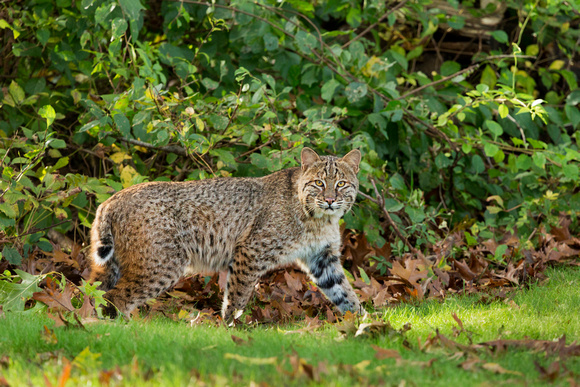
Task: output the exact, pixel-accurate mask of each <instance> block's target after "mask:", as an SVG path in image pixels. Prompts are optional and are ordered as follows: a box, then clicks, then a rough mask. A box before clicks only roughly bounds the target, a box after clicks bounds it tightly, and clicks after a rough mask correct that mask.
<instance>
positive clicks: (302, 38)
mask: <svg viewBox="0 0 580 387" xmlns="http://www.w3.org/2000/svg"><path fill="white" fill-rule="evenodd" d="M294 41H295V43H296V45H297V46H298V50H299V51H301V52H303V53H304V54H307V55H308V54H310V53H312V49H314V48H316V47H317V45H318V40H317V39H316V38H315V37H314V35H312V34H309V33H308V32H305V31H302V30H300V31H298V32H297V33H296V38H295V40H294Z"/></svg>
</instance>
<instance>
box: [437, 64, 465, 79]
mask: <svg viewBox="0 0 580 387" xmlns="http://www.w3.org/2000/svg"><path fill="white" fill-rule="evenodd" d="M459 70H461V65H459V63H457V62H454V61H451V60H448V61H445V62H443V64H442V65H441V70H440V72H441V75H443V76H444V77H448V76H449V75H453V74H455V73H456V72H458V71H459Z"/></svg>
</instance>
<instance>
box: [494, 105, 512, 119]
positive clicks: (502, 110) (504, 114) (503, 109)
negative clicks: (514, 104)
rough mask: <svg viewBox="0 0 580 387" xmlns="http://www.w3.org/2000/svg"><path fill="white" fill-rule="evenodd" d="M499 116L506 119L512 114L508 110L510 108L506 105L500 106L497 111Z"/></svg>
mask: <svg viewBox="0 0 580 387" xmlns="http://www.w3.org/2000/svg"><path fill="white" fill-rule="evenodd" d="M497 111H498V113H499V116H500V117H501V118H506V117H507V116H508V115H509V114H510V110H509V109H508V107H507V106H506V105H505V104H503V103H502V104H501V105H499V107H498V109H497Z"/></svg>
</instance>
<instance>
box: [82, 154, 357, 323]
mask: <svg viewBox="0 0 580 387" xmlns="http://www.w3.org/2000/svg"><path fill="white" fill-rule="evenodd" d="M360 158H361V154H360V152H359V151H358V150H353V151H351V152H350V153H348V154H347V155H346V156H344V157H342V158H337V157H333V156H322V157H320V156H318V154H316V152H314V151H313V150H312V149H310V148H304V149H303V150H302V154H301V162H302V163H301V167H299V168H289V169H286V170H283V171H280V172H276V173H273V174H271V175H268V176H264V177H261V178H220V179H208V180H201V181H188V182H179V183H178V182H153V183H144V184H138V185H135V186H132V187H130V188H127V189H124V190H122V191H120V192H118V193H117V194H115V195H113V196H112V197H111V198H109V199H108V200H107V201H105V202H104V203H103V204H101V206H100V207H99V208H98V210H97V214H96V218H95V222H94V223H93V227H92V230H91V241H92V244H91V257H92V275H91V277H92V281H101V283H102V284H101V285H100V287H101V289H103V290H105V291H106V294H105V298H106V299H107V300H109V301H110V303H111V304H110V305H109V306H108V308H107V309H106V310H105V312H106V313H107V314H109V315H111V316H114V315H115V314H116V310H117V309H118V310H119V311H120V312H122V313H123V314H125V315H127V314H129V313H130V312H131V311H132V310H133V309H134V308H136V307H138V306H140V305H142V304H143V303H144V302H145V301H146V300H147V299H150V298H154V297H156V296H158V295H159V294H160V293H161V292H163V291H165V290H167V289H169V288H170V287H172V286H173V285H174V284H175V283H176V282H177V281H178V280H179V278H181V277H182V276H183V275H185V274H187V273H191V272H194V271H221V270H227V272H228V277H227V286H226V290H225V294H224V300H223V305H222V315H223V317H224V319H226V320H228V321H229V320H231V319H232V318H233V317H235V316H237V314H238V313H241V311H242V310H243V309H244V307H245V306H246V304H247V302H248V300H249V298H250V297H251V295H252V292H253V289H254V287H255V285H256V283H257V282H258V280H259V279H260V277H261V276H262V275H263V274H264V273H266V272H267V271H269V270H272V269H274V268H277V267H280V266H283V265H287V264H289V263H293V262H296V263H298V264H299V265H300V266H301V267H302V268H303V269H304V270H305V271H306V272H307V273H309V274H310V276H311V278H312V279H313V281H314V282H315V283H316V284H317V285H318V287H319V288H320V289H321V290H322V291H323V292H324V294H326V296H327V297H328V298H329V299H330V300H331V301H332V302H333V303H334V304H335V305H336V306H337V307H338V308H339V309H340V311H342V312H345V311H347V310H350V311H353V312H361V311H362V309H361V306H360V303H359V300H358V298H357V297H356V295H355V293H354V291H353V289H352V287H351V286H350V284H349V282H348V280H347V279H346V277H345V275H344V272H343V269H342V266H341V262H340V245H341V240H340V231H339V219H340V218H341V217H342V216H343V215H344V214H345V213H346V212H347V211H349V210H350V209H351V207H352V205H353V203H354V201H355V198H356V194H357V190H358V180H357V177H356V174H357V172H358V169H359V163H360Z"/></svg>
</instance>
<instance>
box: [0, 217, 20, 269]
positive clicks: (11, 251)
mask: <svg viewBox="0 0 580 387" xmlns="http://www.w3.org/2000/svg"><path fill="white" fill-rule="evenodd" d="M6 215H8V214H6ZM2 256H3V257H4V258H6V260H7V261H8V262H9V263H10V264H12V265H20V263H21V262H22V256H21V255H20V253H18V250H16V249H15V248H13V247H8V246H4V249H3V250H2Z"/></svg>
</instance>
